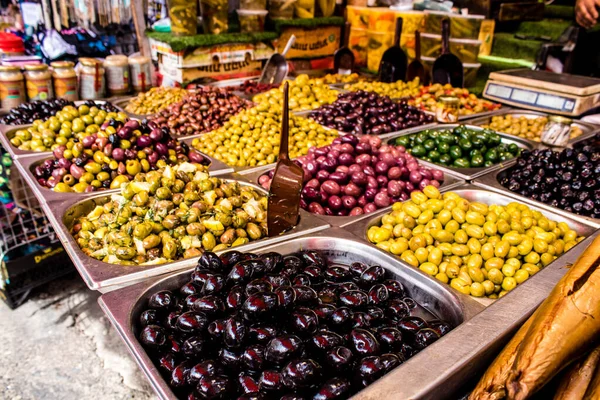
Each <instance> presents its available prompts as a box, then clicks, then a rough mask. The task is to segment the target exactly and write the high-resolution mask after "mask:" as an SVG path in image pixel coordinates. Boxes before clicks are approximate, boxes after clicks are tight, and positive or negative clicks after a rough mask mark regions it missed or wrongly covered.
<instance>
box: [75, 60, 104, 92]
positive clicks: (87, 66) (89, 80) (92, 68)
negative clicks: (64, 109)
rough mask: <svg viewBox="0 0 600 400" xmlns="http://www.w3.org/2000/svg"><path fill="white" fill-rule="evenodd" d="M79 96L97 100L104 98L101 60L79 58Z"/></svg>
mask: <svg viewBox="0 0 600 400" xmlns="http://www.w3.org/2000/svg"><path fill="white" fill-rule="evenodd" d="M79 62H80V63H81V69H80V70H79V97H80V98H81V99H82V100H98V99H102V98H104V96H105V95H104V93H105V86H106V81H105V78H104V72H105V71H104V68H103V67H102V62H100V61H98V60H96V59H95V58H80V59H79Z"/></svg>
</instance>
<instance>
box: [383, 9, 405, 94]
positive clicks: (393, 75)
mask: <svg viewBox="0 0 600 400" xmlns="http://www.w3.org/2000/svg"><path fill="white" fill-rule="evenodd" d="M401 36H402V18H400V17H398V18H397V19H396V36H395V37H394V45H393V46H392V47H390V48H389V49H387V50H386V51H385V53H383V57H381V61H380V62H379V80H380V81H381V82H386V83H390V82H396V81H399V80H405V79H406V65H407V64H408V58H407V57H406V53H405V52H404V50H402V49H401V48H400V37H401Z"/></svg>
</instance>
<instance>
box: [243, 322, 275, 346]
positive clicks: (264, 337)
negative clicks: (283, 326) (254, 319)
mask: <svg viewBox="0 0 600 400" xmlns="http://www.w3.org/2000/svg"><path fill="white" fill-rule="evenodd" d="M277 332H278V331H277V328H275V327H274V326H269V325H257V326H251V327H250V328H248V340H249V341H250V342H254V343H260V344H267V343H268V342H269V341H270V340H271V339H273V338H274V337H275V336H276V335H277Z"/></svg>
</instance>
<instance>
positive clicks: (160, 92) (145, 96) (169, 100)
mask: <svg viewBox="0 0 600 400" xmlns="http://www.w3.org/2000/svg"><path fill="white" fill-rule="evenodd" d="M187 95H188V91H187V90H185V89H182V88H175V87H165V86H159V87H153V88H152V89H150V90H148V91H147V92H143V93H140V94H138V95H137V96H136V97H134V98H132V99H131V100H129V102H128V103H127V105H126V106H125V111H128V112H130V113H133V114H138V115H148V114H154V113H157V112H159V111H160V110H162V109H164V108H167V107H168V106H170V105H171V104H173V103H177V102H179V101H181V100H183V98H184V97H185V96H187Z"/></svg>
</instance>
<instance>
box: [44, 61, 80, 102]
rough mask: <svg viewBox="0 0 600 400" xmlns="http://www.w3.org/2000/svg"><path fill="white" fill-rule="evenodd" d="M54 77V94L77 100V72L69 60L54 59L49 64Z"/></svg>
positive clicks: (58, 96) (60, 97)
mask: <svg viewBox="0 0 600 400" xmlns="http://www.w3.org/2000/svg"><path fill="white" fill-rule="evenodd" d="M50 66H51V67H52V78H53V79H54V95H55V96H56V97H57V98H59V99H65V100H68V101H75V100H79V94H78V93H77V73H76V72H75V68H73V67H74V66H75V64H73V63H72V62H71V61H56V62H53V63H52V64H50Z"/></svg>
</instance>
